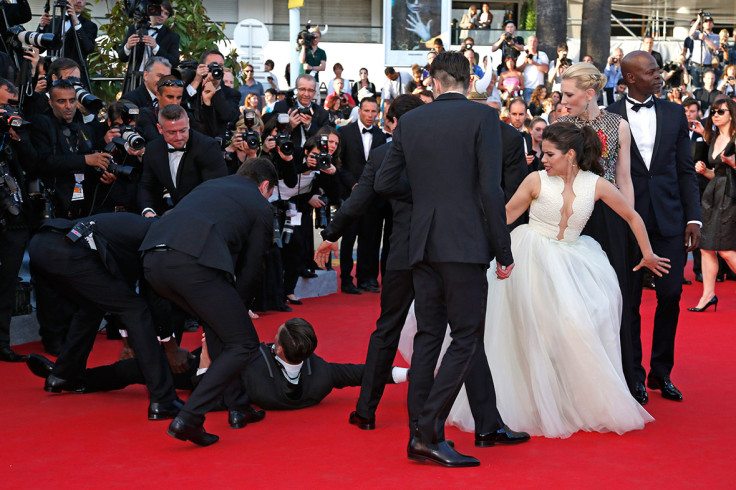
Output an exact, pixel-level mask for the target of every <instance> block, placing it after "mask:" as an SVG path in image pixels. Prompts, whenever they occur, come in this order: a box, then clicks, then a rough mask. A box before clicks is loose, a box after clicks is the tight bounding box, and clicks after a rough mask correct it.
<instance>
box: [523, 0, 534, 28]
mask: <svg viewBox="0 0 736 490" xmlns="http://www.w3.org/2000/svg"><path fill="white" fill-rule="evenodd" d="M519 29H520V30H522V31H536V30H537V6H536V0H528V1H526V2H524V3H523V4H522V5H521V10H520V11H519Z"/></svg>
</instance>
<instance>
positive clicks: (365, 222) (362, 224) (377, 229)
mask: <svg viewBox="0 0 736 490" xmlns="http://www.w3.org/2000/svg"><path fill="white" fill-rule="evenodd" d="M384 223H388V228H389V229H388V230H386V231H384ZM390 228H391V206H390V205H389V203H388V201H387V200H386V199H385V198H380V199H376V200H374V203H373V205H372V206H371V207H370V208H369V209H368V210H367V212H366V213H365V214H364V215H363V216H361V218H360V219H359V220H358V264H357V267H356V269H355V279H356V282H357V283H358V285H359V286H360V285H362V284H366V283H368V282H370V281H377V280H378V273H379V270H380V271H381V272H383V271H385V264H384V265H383V267H382V268H381V267H380V258H379V257H380V250H381V236H382V235H383V236H384V240H383V242H384V244H387V243H388V237H389V236H390V234H391V230H390ZM386 253H387V252H386V251H384V256H386V255H385V254H386ZM383 262H385V260H384V261H383ZM340 267H342V264H341V265H340ZM351 269H352V268H351Z"/></svg>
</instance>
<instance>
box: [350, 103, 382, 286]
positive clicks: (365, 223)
mask: <svg viewBox="0 0 736 490" xmlns="http://www.w3.org/2000/svg"><path fill="white" fill-rule="evenodd" d="M377 118H378V102H377V101H376V99H374V98H373V97H365V98H364V99H363V100H361V101H360V110H359V112H358V120H357V121H356V122H353V123H350V124H348V125H347V126H344V127H342V128H340V129H338V130H337V132H338V133H339V134H340V147H341V148H342V150H341V151H342V153H341V155H340V161H341V162H342V167H341V168H340V170H339V171H338V175H339V178H340V182H341V184H342V192H341V194H342V195H343V196H344V197H348V196H349V195H350V192H351V191H352V189H353V188H354V187H355V185H356V184H357V183H358V179H360V174H361V173H363V169H364V168H365V165H366V163H365V162H366V160H368V154H369V153H370V152H371V151H372V150H373V149H375V148H378V147H379V146H381V145H383V144H384V143H385V142H386V135H385V134H384V132H383V131H381V129H380V128H379V127H378V126H376V125H375V124H374V122H375V121H376V119H377ZM384 220H385V221H386V235H388V233H389V230H390V229H391V207H390V205H389V204H388V202H387V201H386V199H385V198H384V197H382V196H376V197H375V198H374V199H373V200H372V203H371V206H370V207H369V208H367V209H365V210H364V212H363V213H362V215H361V216H360V217H359V218H358V219H356V220H354V221H353V223H352V224H351V226H350V227H349V229H348V230H346V231H345V232H344V233H343V235H342V242H341V244H340V282H341V290H342V292H344V293H348V294H360V293H361V290H364V291H369V292H372V293H377V292H379V291H380V290H379V289H378V269H379V267H378V255H379V250H380V247H381V232H382V231H383V227H384ZM356 237H358V265H357V268H356V274H355V276H356V279H357V283H358V287H357V288H356V287H355V286H354V285H353V276H352V272H353V246H354V245H355V238H356ZM386 238H388V237H386ZM384 242H385V243H386V244H387V243H388V239H386V240H384ZM387 252H388V250H387V247H384V254H386V253H387ZM384 263H385V257H384Z"/></svg>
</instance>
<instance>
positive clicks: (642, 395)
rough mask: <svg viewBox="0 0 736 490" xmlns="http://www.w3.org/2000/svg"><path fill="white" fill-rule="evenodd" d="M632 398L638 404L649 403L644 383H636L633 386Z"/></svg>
mask: <svg viewBox="0 0 736 490" xmlns="http://www.w3.org/2000/svg"><path fill="white" fill-rule="evenodd" d="M631 395H632V396H633V397H634V400H636V401H638V402H639V405H646V404H647V403H649V395H648V394H647V388H646V386H644V383H641V382H640V383H636V386H634V392H633V393H632V394H631Z"/></svg>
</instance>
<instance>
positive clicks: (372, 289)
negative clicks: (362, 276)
mask: <svg viewBox="0 0 736 490" xmlns="http://www.w3.org/2000/svg"><path fill="white" fill-rule="evenodd" d="M358 289H362V290H363V291H365V292H366V293H380V292H381V290H380V289H379V287H378V286H374V285H373V284H371V283H368V282H364V283H361V284H358Z"/></svg>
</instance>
